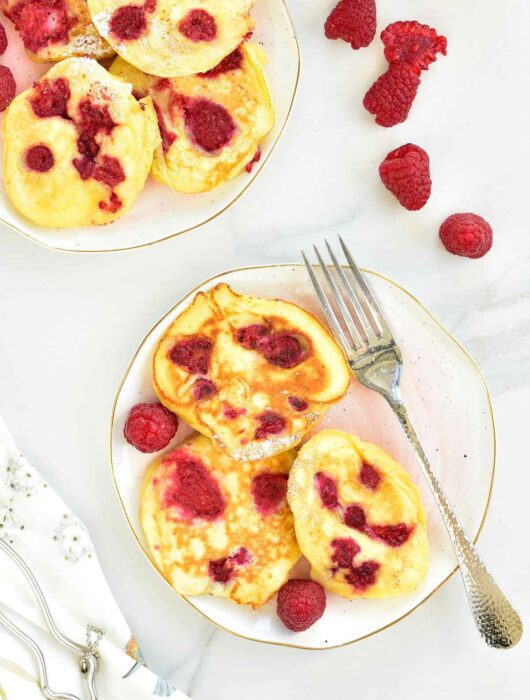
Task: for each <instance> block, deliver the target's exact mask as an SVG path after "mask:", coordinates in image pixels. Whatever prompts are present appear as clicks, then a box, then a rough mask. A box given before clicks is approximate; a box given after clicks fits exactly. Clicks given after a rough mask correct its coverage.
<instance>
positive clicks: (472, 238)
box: [440, 214, 493, 258]
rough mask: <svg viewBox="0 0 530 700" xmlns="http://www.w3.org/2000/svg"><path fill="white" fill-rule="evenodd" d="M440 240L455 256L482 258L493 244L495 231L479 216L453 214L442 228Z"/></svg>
mask: <svg viewBox="0 0 530 700" xmlns="http://www.w3.org/2000/svg"><path fill="white" fill-rule="evenodd" d="M440 238H441V239H442V243H443V244H444V246H445V247H446V249H447V250H448V251H449V252H450V253H453V255H462V256H464V257H465V258H481V257H482V256H483V255H486V253H487V252H488V250H489V249H490V248H491V246H492V244H493V231H492V230H491V226H490V225H489V224H488V222H487V221H485V220H484V219H483V218H482V217H481V216H478V214H453V215H452V216H450V217H448V218H447V219H446V220H445V221H444V222H443V224H442V225H441V226H440Z"/></svg>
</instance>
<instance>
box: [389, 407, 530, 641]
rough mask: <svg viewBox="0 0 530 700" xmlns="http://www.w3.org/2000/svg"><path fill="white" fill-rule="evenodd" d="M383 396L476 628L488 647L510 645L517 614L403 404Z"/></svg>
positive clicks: (518, 626) (517, 633)
mask: <svg viewBox="0 0 530 700" xmlns="http://www.w3.org/2000/svg"><path fill="white" fill-rule="evenodd" d="M386 398H387V401H388V403H389V404H390V406H391V408H392V409H393V411H394V412H395V413H396V415H397V417H398V418H399V421H400V423H401V425H402V427H403V430H404V431H405V434H406V436H407V438H408V440H409V442H410V444H411V445H412V447H413V449H414V451H415V453H416V455H417V457H418V459H419V461H420V465H421V467H422V470H423V474H424V475H425V478H426V479H427V483H428V484H429V487H430V489H431V491H432V494H433V496H434V500H435V501H436V503H437V505H438V508H439V509H440V513H441V514H442V517H443V520H444V523H445V526H446V528H447V532H448V533H449V537H450V538H451V542H452V543H453V547H454V550H455V554H456V558H457V560H458V564H459V566H460V572H461V574H462V578H463V580H464V586H465V589H466V593H467V597H468V600H469V605H470V607H471V612H472V613H473V618H474V620H475V624H476V626H477V628H478V631H479V632H480V634H481V636H482V637H483V639H484V640H485V642H486V643H487V644H488V645H489V646H491V647H495V648H497V649H507V648H509V647H512V646H514V645H515V644H517V642H518V641H519V640H520V638H521V635H522V633H523V623H522V621H521V618H520V617H519V615H518V613H517V611H516V610H515V608H514V607H513V605H512V604H511V603H510V601H509V600H508V598H507V597H506V595H505V594H504V592H503V590H502V588H501V587H500V586H499V584H498V583H497V581H496V580H495V579H494V578H493V576H492V574H491V573H490V571H489V570H488V568H487V566H486V564H485V563H484V561H483V560H482V558H481V556H480V554H479V553H478V552H477V550H476V549H475V546H474V544H473V542H471V540H470V539H469V537H468V536H467V535H466V533H465V531H464V529H463V527H462V525H461V524H460V522H459V520H458V518H457V516H456V513H455V511H454V509H453V506H452V505H451V503H450V502H449V500H448V498H447V496H446V495H445V493H444V490H443V488H442V486H441V484H440V482H439V480H438V477H437V476H436V474H435V472H434V471H433V469H432V467H431V465H430V463H429V460H428V459H427V456H426V454H425V452H424V450H423V447H422V445H421V442H420V440H419V438H418V435H417V433H416V431H415V429H414V426H413V424H412V422H411V420H410V418H409V416H408V413H407V410H406V408H405V406H404V405H403V403H402V402H401V401H395V400H393V399H392V398H391V397H389V396H387V397H386Z"/></svg>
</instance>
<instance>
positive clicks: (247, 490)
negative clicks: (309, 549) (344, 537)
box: [141, 435, 300, 607]
mask: <svg viewBox="0 0 530 700" xmlns="http://www.w3.org/2000/svg"><path fill="white" fill-rule="evenodd" d="M293 458H294V454H293V453H292V452H284V453H283V454H281V455H278V456H276V457H271V458H270V459H267V460H262V461H259V462H252V463H241V462H234V461H233V460H232V459H230V458H229V457H228V456H227V455H226V454H224V453H223V452H221V451H220V450H219V448H217V447H216V446H215V445H214V443H213V442H212V441H211V440H208V439H207V438H205V437H203V436H202V435H196V436H194V437H191V438H190V439H188V440H186V441H185V442H184V443H183V444H181V445H180V446H179V447H177V448H176V449H175V450H173V451H172V452H169V453H168V454H166V455H164V456H163V457H160V458H159V459H157V460H156V461H155V462H154V463H153V464H152V466H151V467H150V468H149V470H148V472H147V474H146V475H145V479H144V482H143V486H142V492H141V522H142V527H143V529H144V532H145V536H146V538H147V542H148V545H149V551H150V553H151V556H152V558H153V560H154V561H155V563H156V565H157V566H158V568H159V569H160V571H161V572H162V574H163V575H164V576H165V578H166V579H167V580H168V581H169V582H170V584H171V585H172V586H173V587H174V588H175V590H176V591H178V592H179V593H181V594H183V595H201V594H203V593H210V594H212V595H217V596H223V597H225V598H229V599H230V600H233V601H234V602H236V603H242V604H248V605H252V606H253V607H258V606H260V605H263V603H265V602H267V600H268V599H269V598H270V597H271V596H272V595H274V593H275V592H276V591H277V590H278V589H279V588H280V587H281V586H282V585H283V583H284V582H285V581H286V579H287V577H288V575H289V572H290V570H291V568H292V567H293V566H294V564H295V563H296V562H297V561H298V559H299V557H300V550H299V549H298V545H297V543H296V538H295V534H294V527H293V516H292V513H291V511H290V509H289V506H288V505H287V501H286V498H285V494H286V490H287V476H288V473H289V469H290V467H291V464H292V462H293Z"/></svg>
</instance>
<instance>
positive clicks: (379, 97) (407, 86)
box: [363, 63, 420, 126]
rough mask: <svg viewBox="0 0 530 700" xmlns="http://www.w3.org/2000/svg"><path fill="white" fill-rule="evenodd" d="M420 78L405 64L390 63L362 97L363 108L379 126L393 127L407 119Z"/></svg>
mask: <svg viewBox="0 0 530 700" xmlns="http://www.w3.org/2000/svg"><path fill="white" fill-rule="evenodd" d="M419 84H420V78H419V76H418V75H417V74H416V73H415V71H414V69H413V68H411V67H410V66H409V65H407V64H406V63H392V64H391V65H390V66H389V68H388V70H387V72H386V73H383V75H381V76H380V77H379V78H378V79H377V80H376V81H375V83H374V84H373V85H372V87H371V88H370V89H369V90H368V92H367V93H366V95H365V96H364V100H363V104H364V106H365V108H366V109H367V110H368V111H369V112H371V114H373V115H374V116H375V121H376V123H377V124H380V125H381V126H394V125H395V124H399V123H401V122H404V121H405V119H406V118H407V116H408V114H409V111H410V108H411V106H412V102H413V101H414V98H415V97H416V93H417V91H418V86H419Z"/></svg>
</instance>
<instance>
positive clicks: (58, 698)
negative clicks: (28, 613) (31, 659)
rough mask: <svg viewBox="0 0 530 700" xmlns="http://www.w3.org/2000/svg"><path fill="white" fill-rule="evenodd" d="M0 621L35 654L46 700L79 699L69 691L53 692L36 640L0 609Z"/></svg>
mask: <svg viewBox="0 0 530 700" xmlns="http://www.w3.org/2000/svg"><path fill="white" fill-rule="evenodd" d="M0 623H2V624H3V625H4V626H5V627H6V628H7V629H8V630H9V631H10V632H12V634H14V635H15V636H17V637H18V638H19V639H20V640H21V641H23V642H24V644H26V645H27V646H28V647H29V648H30V649H31V650H32V651H33V653H34V654H35V658H36V659H37V665H38V667H39V685H40V689H41V690H42V693H43V695H44V697H46V698H48V700H81V699H80V698H79V697H78V696H77V695H72V694H71V693H56V692H54V691H53V690H52V689H51V688H50V686H49V683H48V670H47V668H46V661H45V660H44V654H43V653H42V649H41V648H40V646H39V645H38V644H37V642H36V641H35V640H34V639H32V638H31V637H30V636H29V635H28V634H26V633H25V632H24V631H23V630H22V629H20V627H18V625H16V624H15V623H14V622H13V621H12V620H10V619H9V618H8V617H7V616H6V615H4V613H3V612H2V611H0Z"/></svg>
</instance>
